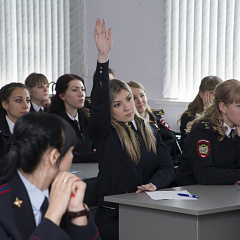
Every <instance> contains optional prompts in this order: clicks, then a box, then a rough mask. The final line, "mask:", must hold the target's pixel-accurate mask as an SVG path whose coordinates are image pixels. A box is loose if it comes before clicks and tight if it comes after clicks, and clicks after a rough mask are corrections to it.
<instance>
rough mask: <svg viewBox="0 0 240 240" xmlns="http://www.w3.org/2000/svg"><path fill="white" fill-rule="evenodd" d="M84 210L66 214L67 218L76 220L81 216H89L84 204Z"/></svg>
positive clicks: (86, 206)
mask: <svg viewBox="0 0 240 240" xmlns="http://www.w3.org/2000/svg"><path fill="white" fill-rule="evenodd" d="M83 206H84V209H83V210H81V211H78V212H67V216H68V217H69V218H77V217H82V216H87V217H88V216H89V208H88V205H87V204H86V203H84V204H83Z"/></svg>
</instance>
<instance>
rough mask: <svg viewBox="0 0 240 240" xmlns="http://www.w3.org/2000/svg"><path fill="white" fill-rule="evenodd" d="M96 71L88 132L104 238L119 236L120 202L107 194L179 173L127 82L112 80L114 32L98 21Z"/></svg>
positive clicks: (148, 187)
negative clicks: (95, 158)
mask: <svg viewBox="0 0 240 240" xmlns="http://www.w3.org/2000/svg"><path fill="white" fill-rule="evenodd" d="M94 35H95V41H96V45H97V48H98V62H97V70H96V74H95V76H94V83H93V89H92V93H91V99H92V109H91V115H90V121H89V136H90V138H91V139H92V141H93V143H94V144H95V146H96V149H97V152H98V155H99V174H98V178H97V186H96V188H97V196H98V205H99V208H98V210H97V213H96V218H95V221H96V223H97V225H98V227H99V231H100V234H101V236H102V238H103V239H104V240H108V239H111V240H115V239H118V238H119V234H118V232H119V229H118V225H119V223H118V205H117V204H114V203H110V202H106V201H104V196H107V195H113V194H121V193H128V192H137V193H139V192H142V191H155V190H157V189H159V188H163V187H167V186H169V184H170V183H171V182H172V181H173V179H174V177H175V171H174V167H173V163H172V159H171V157H170V155H169V153H168V150H167V147H166V145H165V144H164V143H163V142H162V140H161V137H160V135H159V133H158V132H157V129H156V127H155V126H154V124H151V123H148V121H146V120H145V119H143V118H141V117H140V115H139V114H138V113H137V111H136V108H135V105H134V100H133V95H132V92H131V88H130V87H129V86H128V85H127V84H126V83H125V82H123V81H121V80H117V79H113V80H111V81H110V82H109V75H108V63H109V58H108V56H109V52H110V49H111V47H112V36H111V30H109V31H108V37H107V35H106V27H105V22H104V20H103V23H101V21H100V19H98V20H97V22H96V27H95V32H94Z"/></svg>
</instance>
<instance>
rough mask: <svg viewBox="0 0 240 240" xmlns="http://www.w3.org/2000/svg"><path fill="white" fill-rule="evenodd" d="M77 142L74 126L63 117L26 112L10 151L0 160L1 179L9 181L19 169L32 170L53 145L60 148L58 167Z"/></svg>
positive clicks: (15, 131) (18, 122)
mask: <svg viewBox="0 0 240 240" xmlns="http://www.w3.org/2000/svg"><path fill="white" fill-rule="evenodd" d="M75 143H76V136H75V133H74V131H73V130H72V127H71V126H70V125H69V124H68V123H67V122H66V121H65V120H64V119H62V118H61V117H58V116H57V115H54V114H49V113H37V112H31V113H28V114H25V115H23V116H22V117H20V118H19V119H18V121H17V122H16V124H15V127H14V131H13V134H12V135H11V137H10V142H9V145H8V153H7V154H6V155H4V157H3V158H2V159H1V161H0V182H3V181H6V180H9V179H10V178H11V177H12V176H13V175H14V174H15V173H16V171H17V169H19V168H20V169H22V170H23V171H24V172H25V173H32V172H33V171H34V170H35V169H36V168H37V167H38V165H39V163H40V161H41V158H42V156H43V154H44V153H45V152H46V150H48V149H50V148H56V149H57V150H58V151H59V153H60V156H59V158H58V160H57V165H58V166H59V163H60V161H61V159H62V157H63V156H64V155H65V153H66V152H67V151H68V150H69V148H70V147H71V146H74V145H75Z"/></svg>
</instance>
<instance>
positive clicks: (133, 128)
mask: <svg viewBox="0 0 240 240" xmlns="http://www.w3.org/2000/svg"><path fill="white" fill-rule="evenodd" d="M128 126H130V127H131V129H132V130H133V131H134V132H136V131H137V130H136V128H135V127H134V125H133V123H132V122H129V123H128Z"/></svg>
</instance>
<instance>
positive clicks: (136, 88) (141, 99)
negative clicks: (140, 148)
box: [127, 81, 181, 164]
mask: <svg viewBox="0 0 240 240" xmlns="http://www.w3.org/2000/svg"><path fill="white" fill-rule="evenodd" d="M127 84H128V85H129V86H130V87H131V90H132V93H133V98H134V102H135V106H136V109H137V111H138V113H139V114H140V116H141V117H143V118H144V119H146V120H147V121H151V122H153V123H155V124H156V125H157V126H158V128H159V130H160V131H159V133H160V135H161V137H162V140H163V141H164V143H165V144H166V145H167V147H168V151H169V153H170V155H171V157H172V158H173V159H174V158H175V157H176V160H177V154H178V153H180V152H181V149H180V146H179V144H178V142H177V139H176V136H175V133H174V132H173V131H172V129H171V128H170V126H169V124H168V123H167V122H166V120H165V119H164V118H163V117H162V115H161V114H164V112H163V111H162V110H151V108H150V106H149V105H148V103H147V95H146V90H145V88H144V87H143V85H142V84H140V83H138V82H135V81H130V82H128V83H127ZM174 160H175V159H174ZM176 164H177V162H176Z"/></svg>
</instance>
